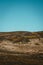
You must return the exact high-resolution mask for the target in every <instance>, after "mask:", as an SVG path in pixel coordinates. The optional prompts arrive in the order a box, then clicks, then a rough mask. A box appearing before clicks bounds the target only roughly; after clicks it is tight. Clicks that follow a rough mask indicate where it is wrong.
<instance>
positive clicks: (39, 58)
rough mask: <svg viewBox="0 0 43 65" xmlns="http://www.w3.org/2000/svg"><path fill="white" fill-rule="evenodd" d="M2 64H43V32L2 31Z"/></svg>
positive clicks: (0, 40)
mask: <svg viewBox="0 0 43 65" xmlns="http://www.w3.org/2000/svg"><path fill="white" fill-rule="evenodd" d="M0 65H43V33H41V32H40V33H38V32H37V33H30V32H15V33H14V32H13V33H10V32H9V33H0Z"/></svg>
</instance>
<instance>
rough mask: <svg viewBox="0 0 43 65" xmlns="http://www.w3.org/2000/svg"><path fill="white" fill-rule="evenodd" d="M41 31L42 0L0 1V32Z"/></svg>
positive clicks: (42, 17) (42, 28)
mask: <svg viewBox="0 0 43 65" xmlns="http://www.w3.org/2000/svg"><path fill="white" fill-rule="evenodd" d="M8 31H43V0H0V32H8Z"/></svg>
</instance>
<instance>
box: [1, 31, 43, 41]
mask: <svg viewBox="0 0 43 65" xmlns="http://www.w3.org/2000/svg"><path fill="white" fill-rule="evenodd" d="M35 38H39V39H40V38H43V31H40V32H27V31H16V32H0V41H2V40H9V41H12V42H20V41H25V42H28V41H29V39H35Z"/></svg>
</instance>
